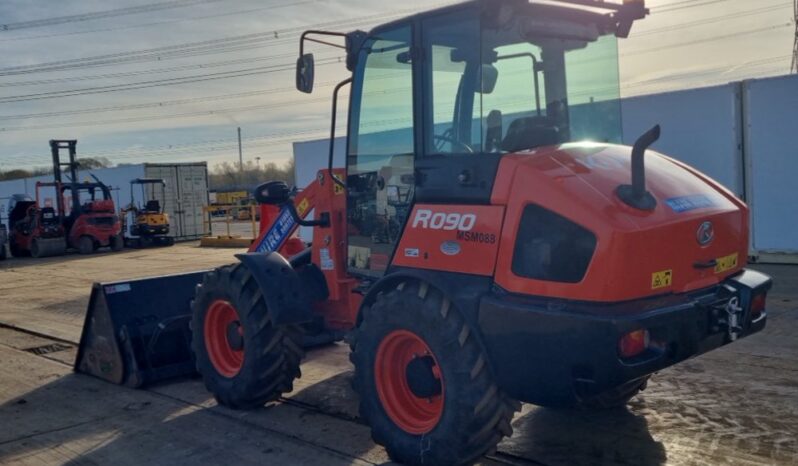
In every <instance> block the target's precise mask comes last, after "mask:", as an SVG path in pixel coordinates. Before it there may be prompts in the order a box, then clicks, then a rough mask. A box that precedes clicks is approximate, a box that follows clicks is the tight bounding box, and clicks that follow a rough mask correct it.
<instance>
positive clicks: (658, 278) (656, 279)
mask: <svg viewBox="0 0 798 466" xmlns="http://www.w3.org/2000/svg"><path fill="white" fill-rule="evenodd" d="M671 283H673V270H663V271H662V272H654V273H652V274H651V289H652V290H656V289H659V288H667V287H669V286H671Z"/></svg>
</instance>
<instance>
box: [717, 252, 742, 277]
mask: <svg viewBox="0 0 798 466" xmlns="http://www.w3.org/2000/svg"><path fill="white" fill-rule="evenodd" d="M738 259H739V254H737V253H736V252H735V253H734V254H729V255H728V256H723V257H718V258H717V259H715V260H716V262H717V264H715V273H721V272H725V271H727V270H731V269H733V268H735V267H737V262H738Z"/></svg>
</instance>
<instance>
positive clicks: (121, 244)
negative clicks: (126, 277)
mask: <svg viewBox="0 0 798 466" xmlns="http://www.w3.org/2000/svg"><path fill="white" fill-rule="evenodd" d="M124 248H125V240H124V238H122V237H121V236H112V237H111V251H114V252H118V251H121V250H122V249H124Z"/></svg>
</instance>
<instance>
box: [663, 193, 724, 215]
mask: <svg viewBox="0 0 798 466" xmlns="http://www.w3.org/2000/svg"><path fill="white" fill-rule="evenodd" d="M665 203H666V204H668V206H669V207H670V208H671V209H672V210H673V211H674V212H676V213H679V214H681V213H683V212H689V211H691V210H697V209H706V208H708V207H715V205H716V204H715V201H713V200H712V199H711V198H710V197H709V196H707V195H704V194H695V195H692V196H682V197H672V198H670V199H666V200H665Z"/></svg>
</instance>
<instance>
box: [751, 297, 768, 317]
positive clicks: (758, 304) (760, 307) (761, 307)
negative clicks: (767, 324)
mask: <svg viewBox="0 0 798 466" xmlns="http://www.w3.org/2000/svg"><path fill="white" fill-rule="evenodd" d="M767 296H768V295H767V293H759V294H758V295H754V297H753V298H751V318H752V319H754V320H756V319H758V318H759V316H761V315H762V313H763V312H765V301H766V300H767Z"/></svg>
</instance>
